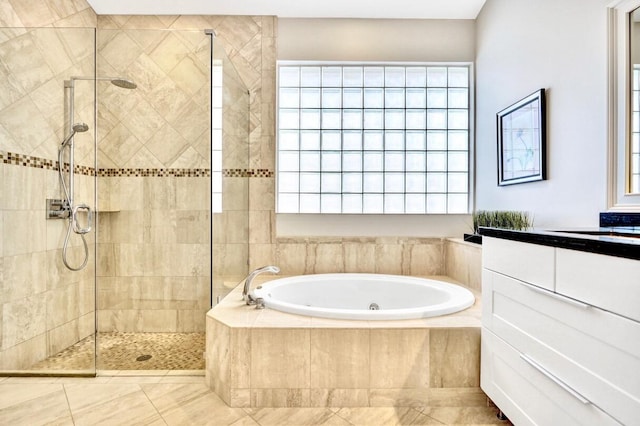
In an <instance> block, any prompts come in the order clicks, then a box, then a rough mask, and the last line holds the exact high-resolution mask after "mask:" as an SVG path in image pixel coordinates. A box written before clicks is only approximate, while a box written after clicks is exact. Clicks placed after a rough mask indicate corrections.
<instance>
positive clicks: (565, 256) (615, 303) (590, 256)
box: [556, 249, 640, 338]
mask: <svg viewBox="0 0 640 426" xmlns="http://www.w3.org/2000/svg"><path fill="white" fill-rule="evenodd" d="M556 262H557V263H556V264H557V274H556V291H557V292H558V293H562V294H564V295H567V296H569V297H573V298H575V299H579V300H582V301H584V302H586V303H588V304H590V305H593V306H598V307H600V308H602V309H604V310H607V311H611V312H614V313H617V314H619V315H622V316H625V317H627V318H631V319H634V320H636V321H640V260H633V259H624V258H620V257H613V256H605V255H601V254H594V253H585V252H581V251H575V250H566V249H557V252H556ZM636 337H637V338H640V336H636Z"/></svg>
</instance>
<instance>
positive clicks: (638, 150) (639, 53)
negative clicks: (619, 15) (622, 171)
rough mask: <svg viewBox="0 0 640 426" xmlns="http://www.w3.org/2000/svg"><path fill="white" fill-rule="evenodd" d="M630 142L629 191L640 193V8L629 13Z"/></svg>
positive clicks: (627, 169) (627, 174)
mask: <svg viewBox="0 0 640 426" xmlns="http://www.w3.org/2000/svg"><path fill="white" fill-rule="evenodd" d="M629 58H630V61H629V66H630V69H629V76H630V77H631V84H630V85H629V91H630V93H629V95H630V97H631V98H630V103H629V106H630V111H629V114H630V115H629V119H630V121H631V123H630V126H629V131H630V140H629V142H628V147H627V149H626V151H627V154H626V155H627V159H626V164H627V167H626V177H627V179H628V187H627V191H628V192H629V193H631V194H636V193H640V8H638V9H635V10H634V11H632V12H631V13H629Z"/></svg>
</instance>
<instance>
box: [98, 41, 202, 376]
mask: <svg viewBox="0 0 640 426" xmlns="http://www.w3.org/2000/svg"><path fill="white" fill-rule="evenodd" d="M210 73H211V40H210V37H209V36H208V35H207V34H205V33H204V31H182V30H175V31H174V30H150V29H145V30H139V29H98V33H97V75H98V78H99V80H100V79H101V78H103V77H105V78H106V77H109V78H113V77H115V78H117V79H118V80H121V79H122V80H127V81H130V82H131V84H130V85H128V86H129V87H128V88H127V89H123V88H121V87H118V86H115V85H113V84H109V81H107V80H105V81H104V83H101V82H100V81H99V82H98V85H97V93H98V95H97V99H98V128H99V132H98V235H99V237H98V238H99V239H98V267H97V275H98V277H97V291H98V293H97V300H98V369H99V370H203V369H204V357H203V352H204V331H205V314H206V312H207V310H208V309H209V308H210V300H211V266H210V265H211V241H210V235H211V213H210V207H211V163H210V153H211V75H210ZM134 86H135V87H134Z"/></svg>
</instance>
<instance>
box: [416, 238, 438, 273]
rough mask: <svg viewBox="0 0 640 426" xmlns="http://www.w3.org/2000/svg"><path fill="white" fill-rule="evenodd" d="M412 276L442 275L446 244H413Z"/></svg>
mask: <svg viewBox="0 0 640 426" xmlns="http://www.w3.org/2000/svg"><path fill="white" fill-rule="evenodd" d="M409 249H410V255H409V256H410V259H411V260H410V275H442V274H443V273H444V256H443V255H444V244H443V242H442V241H441V240H435V241H433V243H426V244H425V243H418V244H411V245H410V246H409Z"/></svg>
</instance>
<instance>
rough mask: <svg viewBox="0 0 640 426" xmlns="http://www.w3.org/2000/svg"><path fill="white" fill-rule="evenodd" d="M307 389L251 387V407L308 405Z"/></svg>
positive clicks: (308, 393)
mask: <svg viewBox="0 0 640 426" xmlns="http://www.w3.org/2000/svg"><path fill="white" fill-rule="evenodd" d="M309 405H310V392H309V389H251V407H309Z"/></svg>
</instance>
